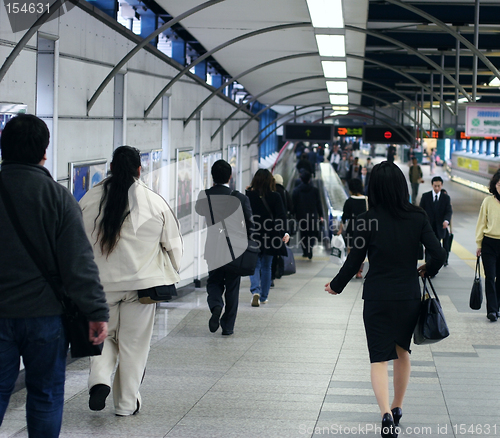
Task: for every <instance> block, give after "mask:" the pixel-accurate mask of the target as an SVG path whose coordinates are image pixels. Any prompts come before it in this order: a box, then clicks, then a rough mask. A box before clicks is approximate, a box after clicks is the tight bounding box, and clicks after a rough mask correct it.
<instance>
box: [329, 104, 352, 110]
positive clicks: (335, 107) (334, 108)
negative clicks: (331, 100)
mask: <svg viewBox="0 0 500 438" xmlns="http://www.w3.org/2000/svg"><path fill="white" fill-rule="evenodd" d="M332 110H334V111H349V107H348V106H337V105H334V106H332Z"/></svg>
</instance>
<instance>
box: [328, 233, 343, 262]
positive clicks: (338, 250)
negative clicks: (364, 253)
mask: <svg viewBox="0 0 500 438" xmlns="http://www.w3.org/2000/svg"><path fill="white" fill-rule="evenodd" d="M331 247H332V249H331V252H330V258H331V260H332V261H333V262H335V263H337V264H339V265H340V266H342V265H343V264H344V262H345V260H346V254H345V252H346V251H345V242H344V238H343V237H342V236H333V237H332V243H331Z"/></svg>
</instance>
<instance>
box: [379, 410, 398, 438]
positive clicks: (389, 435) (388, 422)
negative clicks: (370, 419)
mask: <svg viewBox="0 0 500 438" xmlns="http://www.w3.org/2000/svg"><path fill="white" fill-rule="evenodd" d="M381 432H382V433H381V435H382V438H398V434H397V433H396V425H395V424H394V420H393V418H392V416H391V414H389V412H387V413H386V414H384V417H383V418H382V430H381Z"/></svg>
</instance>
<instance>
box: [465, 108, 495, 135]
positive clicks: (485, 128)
mask: <svg viewBox="0 0 500 438" xmlns="http://www.w3.org/2000/svg"><path fill="white" fill-rule="evenodd" d="M465 134H466V135H467V136H469V137H483V138H485V137H500V106H495V105H476V104H471V105H467V107H466V109H465Z"/></svg>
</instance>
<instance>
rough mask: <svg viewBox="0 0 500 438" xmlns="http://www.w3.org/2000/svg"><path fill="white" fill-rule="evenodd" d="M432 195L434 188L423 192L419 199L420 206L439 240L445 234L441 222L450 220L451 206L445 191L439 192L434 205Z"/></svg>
mask: <svg viewBox="0 0 500 438" xmlns="http://www.w3.org/2000/svg"><path fill="white" fill-rule="evenodd" d="M434 196H435V193H434V190H431V191H430V192H426V193H424V194H423V195H422V199H421V200H420V207H422V208H423V209H424V210H425V212H426V213H427V216H429V222H430V223H431V226H432V229H433V230H434V233H436V236H437V238H438V239H439V240H441V239H443V238H444V237H445V234H446V230H445V229H444V228H443V222H444V221H448V222H451V215H452V214H453V210H452V208H451V200H450V197H449V196H448V195H447V194H446V193H443V192H441V194H440V195H439V200H438V201H437V205H436V206H434Z"/></svg>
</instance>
